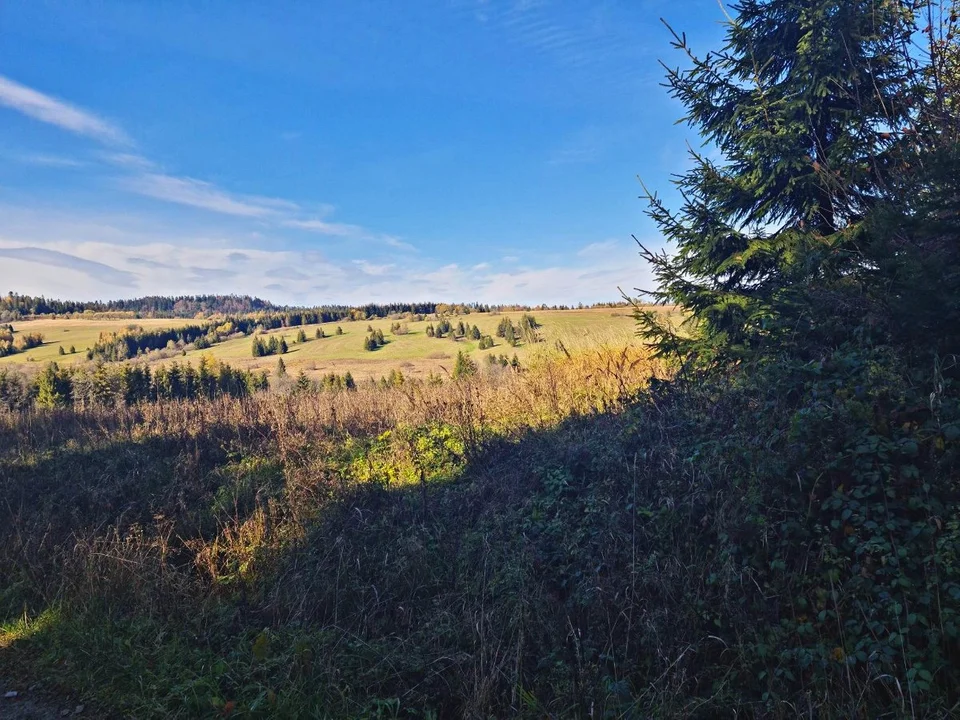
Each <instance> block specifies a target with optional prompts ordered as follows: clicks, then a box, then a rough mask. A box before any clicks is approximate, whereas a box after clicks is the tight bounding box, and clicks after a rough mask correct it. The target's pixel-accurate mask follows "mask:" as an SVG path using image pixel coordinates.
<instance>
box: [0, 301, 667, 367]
mask: <svg viewBox="0 0 960 720" xmlns="http://www.w3.org/2000/svg"><path fill="white" fill-rule="evenodd" d="M663 312H667V313H672V312H673V311H672V310H671V309H663ZM523 314H524V312H505V313H471V314H469V315H461V316H455V317H452V318H449V319H450V321H451V324H453V325H454V326H456V325H457V323H458V322H460V321H462V322H463V323H464V325H470V326H472V325H476V326H477V327H478V328H479V329H480V332H481V333H482V334H484V335H490V336H492V337H493V339H494V342H495V345H494V347H492V348H490V349H487V350H480V349H479V348H478V341H475V340H466V339H461V340H452V339H450V338H449V337H445V338H431V337H428V336H427V334H426V329H427V326H428V325H430V324H431V323H432V324H434V325H436V323H437V321H436V319H427V320H424V321H422V322H409V323H405V322H404V321H400V322H401V323H403V324H405V325H406V326H407V329H408V333H407V334H405V335H393V334H392V333H391V332H390V326H391V325H392V324H394V323H396V322H397V320H394V319H389V318H383V319H373V320H369V321H340V322H332V323H323V324H319V325H304V326H302V329H303V331H304V332H305V333H306V335H307V342H305V343H296V342H294V341H295V339H296V336H297V333H298V332H299V330H300V329H301V327H300V326H298V327H287V328H278V329H276V330H271V331H269V332H267V333H264V337H267V336H270V335H275V336H277V337H278V338H279V337H283V338H285V339H286V341H287V344H288V345H289V351H288V352H287V353H286V354H284V355H283V356H282V357H283V362H284V364H285V365H286V367H287V371H288V373H290V374H293V375H295V374H297V373H299V372H300V371H301V370H303V371H304V372H306V374H307V375H308V376H309V377H311V378H314V379H316V378H319V377H320V376H321V375H324V374H328V373H331V372H333V373H337V374H343V373H345V372H347V371H349V372H350V373H351V374H352V375H353V376H354V378H356V379H357V380H364V379H367V378H374V379H377V378H380V377H381V376H384V375H387V374H389V373H390V371H391V370H399V371H400V372H402V373H403V374H404V375H406V376H408V377H414V378H424V377H426V376H427V375H429V374H430V373H437V374H439V375H441V376H446V375H447V374H448V373H450V372H452V370H453V364H454V361H455V360H456V356H457V353H458V352H459V351H463V352H465V353H467V354H468V355H469V356H470V357H471V358H472V359H473V360H474V361H475V362H477V363H478V364H479V365H480V367H481V368H483V367H485V366H486V364H487V363H486V358H485V356H487V355H495V356H499V355H501V354H503V355H506V356H507V357H508V358H512V357H513V356H514V354H516V355H517V358H518V359H519V361H520V362H521V364H527V363H529V362H530V361H531V360H532V359H533V358H534V357H535V356H536V354H538V353H542V352H545V351H556V349H557V348H558V342H559V343H562V345H563V347H565V348H566V349H568V350H570V351H574V350H578V349H585V348H589V347H599V346H612V347H625V346H630V345H637V344H639V343H640V340H639V339H638V338H637V337H636V323H635V321H634V319H633V316H632V311H631V309H630V308H590V309H584V310H544V311H532V312H530V313H529V314H531V315H533V316H534V317H535V318H536V320H537V322H538V323H540V325H541V328H540V334H541V336H542V338H543V340H544V342H541V343H536V344H533V345H527V344H523V343H521V344H519V345H518V346H517V347H511V346H510V345H509V344H507V343H506V342H505V341H504V340H503V339H502V338H498V337H496V329H497V325H498V324H499V323H500V320H501V319H502V318H503V317H509V318H510V319H511V320H512V321H513V322H514V324H517V323H518V322H519V320H520V317H521V316H522V315H523ZM198 322H201V321H199V320H196V319H192V318H190V319H163V318H158V319H154V318H151V319H138V320H129V319H120V320H109V319H108V320H86V319H53V320H30V321H24V322H15V323H13V326H14V329H15V330H16V332H17V333H20V332H24V333H30V332H39V333H41V334H42V335H43V337H44V344H43V345H41V346H40V347H36V348H32V349H30V350H28V351H26V352H23V353H18V354H15V355H10V356H8V357H5V358H0V367H3V366H4V365H6V366H19V367H20V369H22V370H25V371H27V372H28V373H32V372H35V371H37V370H39V369H40V368H42V367H43V366H44V365H45V364H46V363H48V362H51V361H55V362H58V363H61V364H65V365H71V364H75V363H80V362H86V354H85V351H86V349H87V348H89V347H91V346H92V345H93V344H94V342H95V341H96V340H97V338H98V337H99V336H100V334H101V333H104V332H117V331H119V330H123V329H124V328H126V327H128V326H131V325H139V326H142V327H143V328H145V329H160V328H168V327H182V326H184V325H188V324H195V323H198ZM338 326H339V327H341V328H342V329H343V334H342V335H337V334H336V330H337V327H338ZM367 327H372V328H373V329H374V330H381V331H383V334H384V336H385V337H386V339H387V340H388V342H387V344H386V345H384V346H383V347H381V348H379V349H377V350H375V351H372V352H371V351H367V350H365V349H364V348H363V341H364V338H366V336H367V335H368V332H367ZM318 328H322V329H323V332H324V334H325V335H326V337H324V338H320V339H317V338H316V337H315V335H316V331H317V329H318ZM252 343H253V337H252V336H243V337H237V338H234V339H231V340H227V341H225V342H222V343H218V344H216V345H214V346H213V347H211V348H207V349H204V350H187V351H186V353H185V355H176V356H174V357H166V358H163V359H160V358H158V359H153V360H149V362H150V364H151V365H160V364H168V363H171V362H173V361H175V360H178V361H182V360H189V361H191V362H193V363H196V362H198V361H199V359H200V357H201V356H208V357H212V358H214V359H216V360H222V361H224V362H227V363H229V364H230V365H233V366H234V367H238V368H243V369H248V370H266V371H268V373H270V374H273V373H274V372H275V370H276V367H277V359H278V357H280V356H277V355H269V356H265V357H253V355H252V352H251V347H252ZM60 346H63V348H64V350H66V351H67V352H68V353H69V349H70V347H71V346H75V347H76V350H77V352H76V353H75V354H67V355H60V354H59V347H60Z"/></svg>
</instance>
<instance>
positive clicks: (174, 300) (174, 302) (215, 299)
mask: <svg viewBox="0 0 960 720" xmlns="http://www.w3.org/2000/svg"><path fill="white" fill-rule="evenodd" d="M277 309H279V308H278V306H276V305H274V304H273V303H270V302H267V301H266V300H261V299H260V298H256V297H250V296H249V295H177V296H159V295H151V296H148V297H142V298H134V299H131V300H108V301H99V300H94V301H90V302H82V301H76V300H56V299H53V298H46V297H43V296H42V295H40V296H30V295H18V294H17V293H13V292H11V293H8V294H7V295H5V296H0V318H3V319H4V320H7V321H9V320H16V319H19V318H23V317H29V316H32V315H70V314H74V313H83V312H94V313H133V314H134V315H137V316H140V317H171V318H173V317H176V318H188V317H195V316H196V315H198V314H199V315H213V314H216V313H222V314H225V315H239V314H243V313H250V312H258V311H264V310H277Z"/></svg>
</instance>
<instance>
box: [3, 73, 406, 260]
mask: <svg viewBox="0 0 960 720" xmlns="http://www.w3.org/2000/svg"><path fill="white" fill-rule="evenodd" d="M0 106H6V107H9V108H12V109H14V110H16V111H18V112H20V113H22V114H24V115H26V116H28V117H31V118H34V119H35V120H39V121H41V122H45V123H48V124H51V125H55V126H57V127H60V128H62V129H64V130H67V131H70V132H72V133H75V134H78V135H82V136H86V137H90V138H92V139H95V140H98V141H99V142H101V143H103V144H105V145H110V146H114V148H112V149H110V150H104V151H103V152H101V153H99V154H98V155H97V156H96V157H97V158H98V159H99V161H100V162H101V163H103V164H106V165H108V166H112V167H114V168H116V169H118V170H120V171H124V172H125V173H126V174H124V175H123V176H122V177H120V178H119V186H120V187H121V188H122V189H124V190H126V191H128V192H132V193H135V194H137V195H142V196H144V197H149V198H153V199H155V200H160V201H163V202H168V203H174V204H177V205H185V206H188V207H193V208H197V209H200V210H206V211H208V212H213V213H218V214H221V215H230V216H233V217H239V218H249V219H256V220H262V221H264V220H266V221H270V222H271V223H272V224H273V225H274V226H277V227H286V228H292V229H299V230H306V231H309V232H314V233H318V234H321V235H330V236H335V237H348V238H361V239H372V240H381V241H383V242H385V243H386V244H388V245H392V246H393V247H397V248H400V249H407V250H411V249H413V248H412V246H410V245H408V244H407V243H404V242H402V241H400V240H398V239H397V238H395V237H393V236H390V235H383V234H378V233H374V232H372V231H370V230H368V229H366V228H364V227H362V226H360V225H355V224H350V223H342V222H331V221H329V220H327V219H324V218H325V216H326V215H329V214H330V213H332V212H333V207H332V206H331V205H327V204H317V205H314V206H313V207H312V211H313V212H315V213H317V214H318V215H319V217H317V218H310V217H306V218H305V217H303V214H304V213H303V211H302V208H301V207H300V205H299V204H298V203H295V202H292V201H290V200H285V199H282V198H273V197H264V196H260V195H243V194H239V193H233V192H230V191H228V190H225V189H223V188H221V187H219V186H217V185H215V184H214V183H211V182H207V181H205V180H199V179H197V178H192V177H188V176H181V175H175V174H168V173H166V172H162V171H161V170H160V169H159V167H158V165H157V163H155V162H154V161H153V160H151V159H150V158H148V157H145V156H144V155H142V154H139V153H136V152H131V151H130V150H129V148H130V147H132V146H133V145H134V143H133V140H132V139H131V138H130V137H129V136H128V135H127V134H126V133H125V132H124V131H123V129H121V128H120V127H119V126H117V125H115V124H113V123H110V122H108V121H107V120H105V119H104V118H102V117H99V116H98V115H96V114H95V113H93V112H90V111H88V110H84V109H81V108H79V107H77V106H75V105H71V104H70V103H67V102H65V101H63V100H59V99H57V98H54V97H52V96H50V95H46V94H44V93H42V92H40V91H38V90H35V89H33V88H30V87H27V86H26V85H22V84H20V83H18V82H15V81H14V80H11V79H9V78H7V77H5V76H3V75H0ZM116 146H123V147H122V148H119V149H117V148H116ZM19 159H20V160H21V161H23V162H30V163H32V164H36V165H47V166H50V167H63V168H68V167H70V168H75V167H82V166H84V165H86V164H87V163H85V162H81V161H78V160H73V159H71V158H63V157H56V156H45V155H24V156H21V157H20V158H19Z"/></svg>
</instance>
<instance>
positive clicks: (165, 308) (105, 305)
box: [0, 292, 625, 324]
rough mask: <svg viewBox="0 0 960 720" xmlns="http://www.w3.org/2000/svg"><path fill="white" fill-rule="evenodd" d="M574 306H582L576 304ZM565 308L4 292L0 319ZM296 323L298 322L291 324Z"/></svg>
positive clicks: (327, 317) (349, 315)
mask: <svg viewBox="0 0 960 720" xmlns="http://www.w3.org/2000/svg"><path fill="white" fill-rule="evenodd" d="M624 304H625V303H623V302H611V303H596V304H594V305H591V306H590V307H618V306H622V305H624ZM578 307H581V308H582V307H584V305H582V304H581V305H579V306H578ZM567 309H570V306H567V305H550V306H548V305H536V306H528V305H485V304H482V303H468V304H446V303H435V302H422V303H382V304H378V303H368V304H366V305H360V306H356V307H353V306H350V305H318V306H311V307H300V306H290V305H275V304H274V303H271V302H269V301H267V300H261V299H260V298H257V297H250V296H249V295H177V296H165V295H150V296H148V297H142V298H133V299H130V300H107V301H100V300H93V301H88V302H84V301H77V300H57V299H53V298H46V297H44V296H42V295H38V296H31V295H19V294H17V293H15V292H9V293H7V295H4V296H0V321H3V322H9V321H11V320H22V319H24V318H29V317H33V316H38V315H75V314H82V313H101V314H124V315H128V316H130V317H138V318H193V317H198V316H201V317H205V316H210V315H243V314H246V313H256V312H264V311H266V312H283V311H290V310H304V311H310V312H312V313H314V314H316V315H318V316H320V317H322V318H323V322H332V321H334V320H344V319H359V320H365V319H367V318H374V317H388V316H390V315H394V314H398V313H415V314H418V315H429V314H433V313H436V312H440V313H446V312H454V313H458V314H466V313H470V312H490V311H493V310H499V311H507V310H567ZM296 324H299V323H296Z"/></svg>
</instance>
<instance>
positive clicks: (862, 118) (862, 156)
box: [638, 0, 918, 362]
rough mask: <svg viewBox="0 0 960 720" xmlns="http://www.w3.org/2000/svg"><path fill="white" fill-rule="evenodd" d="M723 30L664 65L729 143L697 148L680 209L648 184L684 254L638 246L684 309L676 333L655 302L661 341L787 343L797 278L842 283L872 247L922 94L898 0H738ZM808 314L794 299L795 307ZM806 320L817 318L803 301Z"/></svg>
mask: <svg viewBox="0 0 960 720" xmlns="http://www.w3.org/2000/svg"><path fill="white" fill-rule="evenodd" d="M733 10H734V12H735V17H734V18H733V19H732V20H731V21H730V22H729V23H728V25H727V33H726V42H725V45H724V47H723V49H722V50H721V51H720V52H717V53H709V54H707V55H706V56H704V57H697V56H696V55H695V54H694V53H693V51H692V50H691V49H690V48H689V47H688V45H687V41H686V38H685V37H684V36H683V35H675V43H674V45H675V47H676V48H678V49H680V50H681V51H682V52H684V53H685V54H686V56H687V62H688V64H689V68H688V69H686V70H679V69H677V70H668V74H667V85H668V87H669V88H670V90H671V94H672V95H673V97H675V98H676V99H678V100H680V101H681V103H683V105H684V106H685V108H686V111H687V114H686V116H685V118H684V119H685V120H686V122H687V123H688V124H689V125H690V126H691V127H692V128H694V129H695V130H697V131H698V132H699V133H700V135H701V137H702V138H703V140H704V142H705V144H708V145H712V146H714V147H715V148H716V150H717V151H718V153H719V159H713V157H711V156H710V155H708V154H707V153H699V152H697V151H691V155H692V161H693V163H692V165H693V166H692V168H691V169H690V170H688V171H687V172H685V173H684V174H682V175H680V176H679V177H678V178H677V179H676V180H675V181H674V182H675V184H676V186H677V188H678V189H679V191H680V193H681V197H682V199H683V201H682V204H681V206H680V207H679V209H677V210H671V209H668V208H667V207H666V205H665V204H664V203H663V201H662V200H661V199H660V198H658V197H657V195H656V194H654V193H650V192H648V193H647V194H646V198H647V200H648V201H649V209H648V214H649V215H650V216H651V218H652V219H653V220H654V221H655V222H656V224H657V225H658V226H659V228H660V230H661V232H662V233H663V235H664V236H665V237H666V238H667V239H668V240H669V241H671V242H672V243H673V245H674V253H673V254H672V255H668V254H667V253H666V252H652V251H649V250H647V249H646V248H642V254H643V256H644V257H645V258H646V259H647V260H648V261H649V262H650V263H651V264H652V267H653V271H654V275H655V278H656V280H657V282H658V285H659V289H658V290H656V291H654V292H652V293H651V294H652V295H653V297H654V298H655V299H656V300H658V301H659V302H661V303H664V304H677V305H680V306H682V307H683V308H684V309H685V310H686V311H688V320H687V323H688V332H686V333H679V334H676V333H674V332H672V330H671V329H670V328H668V327H665V326H664V325H663V324H662V322H661V321H660V319H659V316H658V315H657V314H655V313H652V312H644V311H639V312H638V319H639V321H640V324H641V329H642V330H643V331H644V332H645V333H646V334H647V336H648V337H649V338H651V339H652V340H653V343H654V345H655V346H656V347H657V350H658V352H659V354H661V355H673V354H677V355H679V356H681V357H684V358H686V357H690V356H691V355H692V356H697V357H698V358H699V359H700V360H705V361H707V362H712V361H716V362H724V361H737V360H742V359H746V358H750V357H752V356H755V355H756V354H757V353H758V352H760V351H762V350H763V349H764V348H768V347H779V346H781V345H782V343H783V341H784V338H785V336H786V335H787V334H788V333H790V332H796V327H797V326H796V324H795V323H791V322H790V321H788V320H787V319H786V316H788V315H790V314H791V313H790V306H791V302H792V301H793V300H794V294H795V291H796V289H797V288H799V287H803V286H805V285H812V284H824V283H831V282H837V281H839V280H841V279H842V278H843V277H845V276H847V275H848V274H849V273H850V272H851V267H852V266H855V265H856V264H857V263H860V262H862V261H863V253H862V248H863V245H864V244H865V243H866V242H868V240H867V239H866V238H865V237H864V233H866V232H867V231H868V223H866V222H865V220H866V218H867V217H868V214H869V213H870V212H871V210H872V209H873V208H875V207H877V206H878V204H880V203H882V202H884V201H885V200H887V199H889V195H890V193H891V191H892V189H893V187H894V184H893V183H892V182H891V180H892V176H893V174H894V173H895V172H896V169H897V167H898V165H899V163H900V161H901V159H902V152H903V142H902V139H903V138H904V133H905V132H907V133H909V132H910V130H911V123H912V122H913V120H914V114H913V113H912V112H911V109H910V107H911V103H912V102H913V101H914V100H915V99H916V97H917V92H918V89H917V75H916V73H914V72H913V70H912V67H913V62H912V60H911V58H910V57H909V53H908V52H907V51H905V50H904V48H905V47H907V45H908V43H909V39H910V35H911V33H912V31H913V30H915V28H914V26H913V25H912V16H911V13H910V11H909V10H907V9H905V8H904V7H903V5H902V4H901V3H897V2H878V1H877V0H741V1H740V2H739V4H737V5H736V6H734V8H733ZM799 316H800V314H795V316H794V317H793V319H794V320H796V319H797V317H799ZM806 318H807V319H806V320H805V322H809V316H806Z"/></svg>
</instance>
